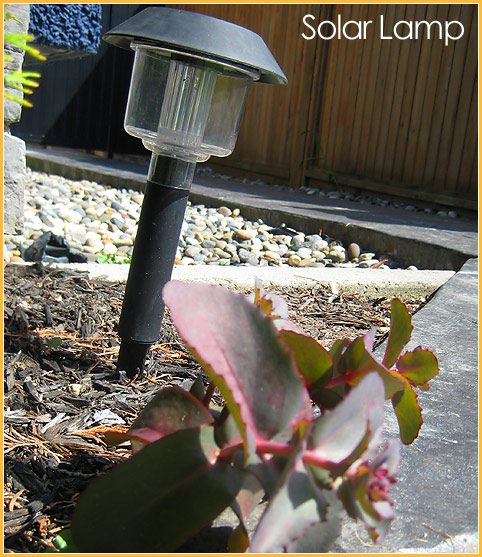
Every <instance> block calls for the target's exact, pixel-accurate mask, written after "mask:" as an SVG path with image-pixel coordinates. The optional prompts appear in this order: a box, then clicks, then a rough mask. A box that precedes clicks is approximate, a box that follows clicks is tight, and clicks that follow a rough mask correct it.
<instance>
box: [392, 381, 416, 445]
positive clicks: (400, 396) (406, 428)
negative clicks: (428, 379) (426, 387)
mask: <svg viewBox="0 0 482 557" xmlns="http://www.w3.org/2000/svg"><path fill="white" fill-rule="evenodd" d="M404 381H405V389H404V390H403V391H400V392H398V393H395V395H394V397H393V399H392V404H393V408H394V410H395V414H396V415H397V420H398V426H399V429H400V439H401V440H402V442H403V443H405V445H410V443H413V441H415V439H416V438H417V437H418V433H419V431H420V428H421V427H422V424H423V419H422V409H421V408H420V406H419V404H418V401H417V395H416V393H415V391H414V390H413V388H412V386H411V385H410V383H409V381H408V380H407V379H404Z"/></svg>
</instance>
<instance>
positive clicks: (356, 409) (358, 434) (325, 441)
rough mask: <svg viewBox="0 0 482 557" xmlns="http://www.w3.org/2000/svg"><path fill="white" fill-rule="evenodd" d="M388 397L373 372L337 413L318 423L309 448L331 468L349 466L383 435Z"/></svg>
mask: <svg viewBox="0 0 482 557" xmlns="http://www.w3.org/2000/svg"><path fill="white" fill-rule="evenodd" d="M384 398H385V397H384V387H383V383H382V380H381V379H380V377H379V376H378V374H376V373H370V374H369V375H367V376H366V377H364V378H363V379H362V380H361V381H360V383H358V385H356V387H354V388H353V389H352V390H351V391H350V392H349V393H348V395H347V397H346V398H345V399H344V400H342V401H341V402H340V403H339V404H338V405H337V406H335V408H334V409H333V410H331V411H327V412H326V413H325V414H324V415H323V416H321V417H320V418H318V419H316V420H315V422H314V424H313V429H312V431H311V436H310V438H309V440H308V447H309V448H310V449H311V450H312V451H313V452H314V453H315V454H316V455H317V456H319V457H320V458H322V459H323V460H325V461H327V465H328V466H329V465H330V464H331V465H333V468H336V467H338V466H343V467H344V466H346V465H347V464H349V463H350V462H352V461H353V460H355V459H356V458H357V457H358V456H359V455H360V454H361V452H363V451H364V450H365V449H366V448H367V447H368V445H369V442H370V439H371V438H377V436H378V435H379V432H380V431H381V427H382V425H383V405H384Z"/></svg>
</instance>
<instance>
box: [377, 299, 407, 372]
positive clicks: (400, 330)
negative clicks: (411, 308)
mask: <svg viewBox="0 0 482 557" xmlns="http://www.w3.org/2000/svg"><path fill="white" fill-rule="evenodd" d="M412 330H413V325H412V318H411V317H410V314H409V313H408V310H407V308H406V306H405V304H404V303H402V302H401V301H400V300H399V299H398V298H395V299H393V300H392V305H391V314H390V334H389V336H388V343H387V348H386V350H385V356H384V358H383V365H384V366H386V367H392V366H393V364H394V363H395V362H396V361H397V358H398V356H399V355H400V352H401V351H402V348H403V347H404V346H405V345H406V344H407V342H408V341H409V340H410V337H411V335H412Z"/></svg>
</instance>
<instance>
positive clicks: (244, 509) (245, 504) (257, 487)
mask: <svg viewBox="0 0 482 557" xmlns="http://www.w3.org/2000/svg"><path fill="white" fill-rule="evenodd" d="M263 497H264V489H263V487H262V485H261V484H260V483H259V481H258V480H257V479H256V477H255V476H253V475H252V474H249V473H248V474H245V477H244V480H243V484H242V486H241V489H240V490H239V492H238V494H237V495H236V499H235V500H234V501H233V503H232V505H231V508H232V509H233V511H234V512H235V513H236V516H237V517H238V518H239V523H240V525H241V526H242V527H243V529H244V530H245V531H247V530H246V526H245V523H246V519H247V518H248V516H249V515H250V514H251V513H252V511H253V510H254V509H255V508H256V507H257V505H258V504H259V503H260V502H261V500H262V499H263Z"/></svg>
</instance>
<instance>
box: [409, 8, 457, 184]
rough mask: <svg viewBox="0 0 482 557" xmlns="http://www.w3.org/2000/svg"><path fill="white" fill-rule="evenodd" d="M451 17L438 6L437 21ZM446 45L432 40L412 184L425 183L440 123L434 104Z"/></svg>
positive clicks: (445, 9)
mask: <svg viewBox="0 0 482 557" xmlns="http://www.w3.org/2000/svg"><path fill="white" fill-rule="evenodd" d="M448 15H449V6H448V5H447V4H443V5H439V6H437V14H436V17H435V19H436V20H438V21H444V20H445V19H447V17H448ZM444 48H445V47H444V43H443V41H440V40H432V53H431V57H430V62H429V77H428V80H427V86H426V89H425V96H424V99H423V106H422V114H421V116H420V131H419V134H418V140H417V143H416V145H417V146H416V149H415V161H414V164H413V168H412V175H411V177H410V178H409V181H410V183H412V184H421V183H423V174H424V164H425V157H426V156H427V149H428V144H429V140H430V136H431V134H432V126H438V125H439V122H436V121H434V119H433V115H434V104H435V99H436V98H437V95H438V94H439V90H438V87H437V81H438V80H437V78H438V76H439V72H440V67H441V62H442V59H443V54H444Z"/></svg>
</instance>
